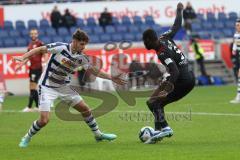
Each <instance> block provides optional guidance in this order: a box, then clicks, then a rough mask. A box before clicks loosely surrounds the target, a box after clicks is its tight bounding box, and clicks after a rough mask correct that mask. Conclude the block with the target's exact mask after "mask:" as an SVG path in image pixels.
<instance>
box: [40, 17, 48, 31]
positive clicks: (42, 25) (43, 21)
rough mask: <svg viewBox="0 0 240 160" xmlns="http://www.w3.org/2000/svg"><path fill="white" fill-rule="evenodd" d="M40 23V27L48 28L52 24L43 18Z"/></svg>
mask: <svg viewBox="0 0 240 160" xmlns="http://www.w3.org/2000/svg"><path fill="white" fill-rule="evenodd" d="M39 23H40V24H39V27H40V28H41V29H46V28H49V27H50V24H49V22H48V20H46V19H41V20H40V22H39Z"/></svg>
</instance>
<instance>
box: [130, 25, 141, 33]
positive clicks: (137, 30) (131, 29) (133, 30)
mask: <svg viewBox="0 0 240 160" xmlns="http://www.w3.org/2000/svg"><path fill="white" fill-rule="evenodd" d="M128 31H129V33H138V32H139V28H138V27H137V26H135V25H130V26H128Z"/></svg>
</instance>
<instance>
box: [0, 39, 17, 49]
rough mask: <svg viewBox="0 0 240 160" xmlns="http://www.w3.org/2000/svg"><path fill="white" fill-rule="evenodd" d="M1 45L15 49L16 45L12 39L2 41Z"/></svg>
mask: <svg viewBox="0 0 240 160" xmlns="http://www.w3.org/2000/svg"><path fill="white" fill-rule="evenodd" d="M3 44H4V46H5V47H6V48H8V47H15V46H16V43H15V40H14V39H13V38H6V39H4V40H3Z"/></svg>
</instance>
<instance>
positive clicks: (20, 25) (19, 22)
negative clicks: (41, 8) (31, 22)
mask: <svg viewBox="0 0 240 160" xmlns="http://www.w3.org/2000/svg"><path fill="white" fill-rule="evenodd" d="M15 24H16V29H17V30H18V31H21V30H24V29H26V26H25V23H24V21H22V20H17V21H16V23H15Z"/></svg>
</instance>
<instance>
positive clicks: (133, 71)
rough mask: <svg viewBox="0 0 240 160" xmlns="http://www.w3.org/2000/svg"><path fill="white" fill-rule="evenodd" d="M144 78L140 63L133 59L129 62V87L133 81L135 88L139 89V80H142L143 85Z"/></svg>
mask: <svg viewBox="0 0 240 160" xmlns="http://www.w3.org/2000/svg"><path fill="white" fill-rule="evenodd" d="M143 76H144V68H143V67H142V65H141V63H140V62H139V60H138V59H135V60H133V61H132V62H131V64H130V66H129V80H130V86H131V87H133V80H136V87H137V88H140V86H141V84H140V81H141V79H144V80H143V84H144V83H145V77H143Z"/></svg>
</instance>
